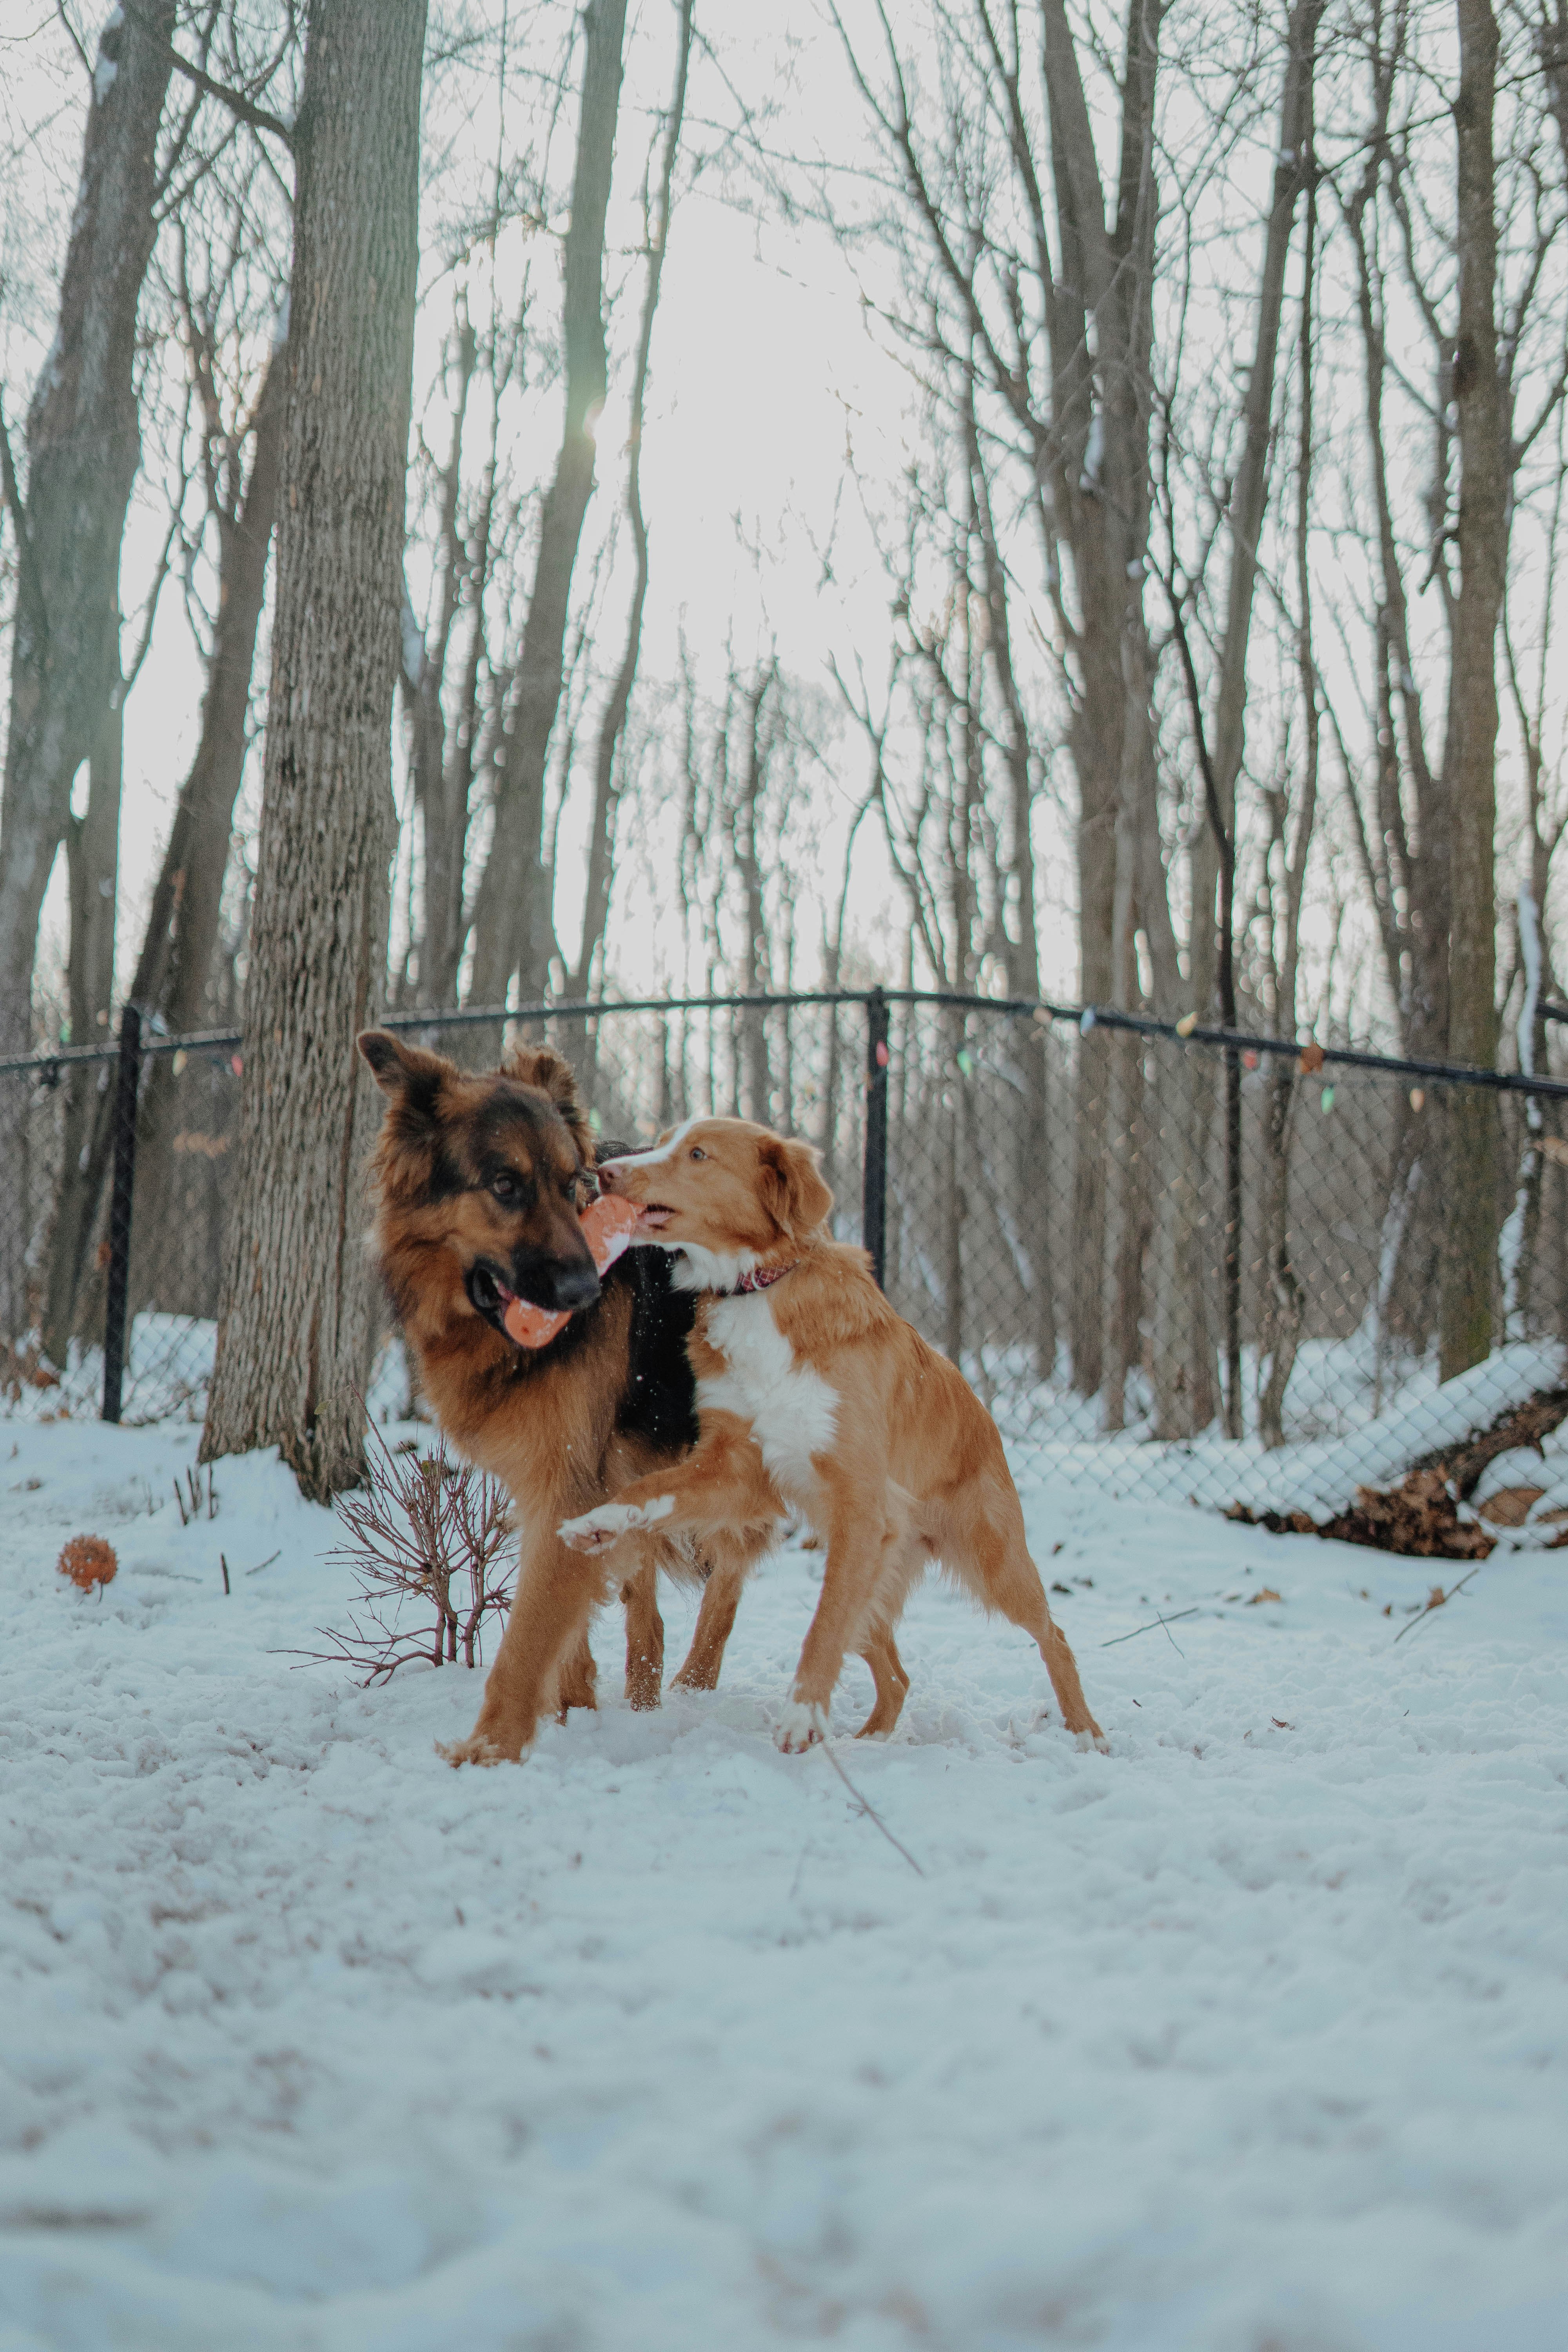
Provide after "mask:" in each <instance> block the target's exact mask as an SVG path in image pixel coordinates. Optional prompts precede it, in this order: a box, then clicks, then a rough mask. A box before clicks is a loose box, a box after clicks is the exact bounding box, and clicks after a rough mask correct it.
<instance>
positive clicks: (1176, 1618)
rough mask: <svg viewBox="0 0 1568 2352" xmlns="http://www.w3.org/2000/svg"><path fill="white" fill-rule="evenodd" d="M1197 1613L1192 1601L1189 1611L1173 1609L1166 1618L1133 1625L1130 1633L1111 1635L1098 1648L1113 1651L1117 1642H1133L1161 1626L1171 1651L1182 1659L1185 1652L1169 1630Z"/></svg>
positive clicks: (1153, 1618)
mask: <svg viewBox="0 0 1568 2352" xmlns="http://www.w3.org/2000/svg"><path fill="white" fill-rule="evenodd" d="M1197 1613H1198V1610H1197V1603H1196V1601H1194V1603H1193V1606H1192V1607H1191V1608H1190V1609H1173V1611H1172V1612H1171V1614H1170V1615H1169V1616H1168V1617H1151V1619H1150V1620H1149V1622H1148V1623H1147V1625H1134V1626H1133V1628H1132V1631H1131V1633H1112V1635H1111V1637H1110V1641H1109V1642H1101V1643H1100V1648H1101V1649H1102V1650H1114V1649H1115V1647H1116V1644H1117V1643H1118V1642H1135V1641H1136V1640H1137V1639H1138V1636H1139V1634H1140V1633H1152V1632H1153V1630H1154V1628H1155V1626H1156V1625H1163V1627H1164V1628H1165V1638H1166V1640H1167V1641H1168V1642H1169V1643H1170V1644H1171V1647H1172V1649H1173V1650H1174V1652H1175V1654H1176V1655H1177V1657H1178V1658H1184V1657H1185V1655H1186V1652H1185V1651H1184V1649H1183V1647H1182V1645H1181V1643H1179V1642H1178V1641H1177V1640H1176V1639H1175V1637H1174V1635H1173V1633H1172V1632H1171V1628H1172V1626H1173V1625H1179V1624H1180V1623H1181V1622H1182V1620H1183V1618H1184V1617H1195V1616H1196V1615H1197Z"/></svg>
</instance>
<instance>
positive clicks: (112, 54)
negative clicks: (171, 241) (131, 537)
mask: <svg viewBox="0 0 1568 2352" xmlns="http://www.w3.org/2000/svg"><path fill="white" fill-rule="evenodd" d="M173 29H174V0H148V5H147V6H146V7H145V8H144V9H143V10H142V11H140V12H139V13H138V14H137V16H129V15H128V14H127V13H126V12H124V11H122V10H121V9H119V8H116V9H115V10H114V12H113V14H112V16H110V19H109V21H108V23H107V24H106V26H105V27H104V31H103V35H102V37H101V40H100V45H99V56H98V65H97V70H96V71H95V73H94V76H93V84H92V99H91V102H90V105H89V110H88V119H87V136H86V142H85V145H84V149H83V156H82V172H81V185H80V190H79V194H78V197H77V206H76V213H75V215H74V218H73V220H72V225H71V236H70V243H69V246H68V249H67V253H66V266H65V274H64V277H63V278H62V280H61V285H60V309H59V323H58V329H57V331H56V336H55V343H54V348H53V350H52V351H51V352H50V353H49V357H48V360H47V363H46V365H45V368H44V372H43V374H42V375H41V376H40V377H39V379H38V383H37V389H36V391H35V393H34V394H33V402H32V406H31V407H30V409H29V410H28V413H27V430H26V447H27V483H26V499H25V500H24V499H23V498H22V496H21V493H20V489H19V486H18V484H17V481H16V474H15V471H14V467H13V464H12V459H11V454H10V450H9V446H7V447H6V450H5V501H6V505H7V506H8V507H9V508H10V509H11V517H12V523H13V527H14V529H15V530H16V537H17V542H18V562H17V597H16V634H15V638H14V641H13V646H12V656H11V719H10V731H9V735H8V737H7V740H6V747H5V801H4V807H3V809H0V1055H4V1054H20V1053H26V1051H27V1050H28V1048H29V1047H30V1046H31V1045H32V1043H33V1034H32V1026H33V1017H32V989H33V961H34V957H35V955H36V953H37V937H38V916H39V912H40V910H41V908H42V906H43V901H44V892H45V890H46V889H47V886H48V879H49V872H50V868H51V866H53V864H54V858H55V853H56V851H57V849H58V846H59V844H60V841H61V839H62V837H63V835H64V834H65V830H66V826H67V824H68V821H69V816H70V796H71V782H72V780H73V778H74V776H75V774H76V772H77V770H78V769H79V767H80V765H81V763H82V761H84V760H85V759H87V758H89V755H90V754H91V752H92V751H93V749H94V747H95V745H96V744H98V742H99V741H100V735H101V730H102V729H103V726H104V723H105V720H106V719H108V718H109V716H110V710H111V706H112V702H113V698H114V694H115V690H116V688H118V686H119V684H120V543H121V537H122V536H123V533H124V528H125V509H126V507H127V504H128V503H129V500H130V497H131V486H132V482H133V481H134V479H135V476H136V468H137V466H138V465H139V463H140V462H141V453H142V443H141V434H140V430H139V426H138V422H137V414H136V394H135V388H134V382H133V373H134V366H135V358H136V310H137V304H138V301H139V300H140V298H141V292H142V279H143V278H144V277H145V276H146V274H147V263H148V259H149V257H150V256H151V254H152V250H153V234H154V222H153V199H154V194H155V189H156V177H157V174H156V162H155V149H156V144H157V136H158V123H159V119H160V117H161V115H162V113H163V95H164V92H165V90H166V89H167V88H168V82H169V73H170V64H169V56H168V43H169V37H170V34H171V33H172V31H173ZM18 1148H19V1138H18V1137H17V1136H16V1134H15V1133H14V1132H13V1133H7V1134H0V1194H4V1195H5V1196H7V1197H16V1179H17V1170H16V1166H15V1165H14V1160H13V1155H14V1153H15V1151H16V1150H17V1149H18ZM7 1265H8V1261H5V1260H0V1285H4V1284H5V1282H6V1279H7V1276H6V1266H7ZM25 1322H26V1301H25V1300H24V1299H23V1298H22V1297H19V1296H18V1297H12V1296H10V1295H7V1294H6V1292H5V1290H3V1289H0V1336H3V1337H5V1338H7V1339H9V1338H11V1337H13V1336H15V1335H16V1334H18V1333H19V1332H20V1330H21V1329H22V1328H23V1326H24V1324H25Z"/></svg>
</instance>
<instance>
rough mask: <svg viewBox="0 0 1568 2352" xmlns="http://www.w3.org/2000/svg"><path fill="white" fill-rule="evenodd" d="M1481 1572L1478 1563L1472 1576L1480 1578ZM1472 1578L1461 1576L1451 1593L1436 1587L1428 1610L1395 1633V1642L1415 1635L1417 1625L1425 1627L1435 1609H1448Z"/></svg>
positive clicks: (1428, 1604)
mask: <svg viewBox="0 0 1568 2352" xmlns="http://www.w3.org/2000/svg"><path fill="white" fill-rule="evenodd" d="M1480 1572H1481V1570H1480V1563H1479V1561H1478V1562H1477V1564H1476V1566H1475V1567H1474V1568H1472V1569H1471V1570H1470V1576H1479V1574H1480ZM1470 1576H1461V1577H1460V1579H1459V1580H1458V1584H1456V1585H1455V1586H1454V1588H1453V1591H1449V1592H1445V1591H1444V1590H1443V1588H1442V1586H1441V1585H1440V1584H1439V1585H1437V1586H1436V1587H1435V1588H1434V1591H1433V1594H1432V1598H1431V1600H1430V1601H1428V1602H1427V1603H1426V1608H1425V1609H1423V1611H1422V1612H1421V1614H1420V1615H1419V1617H1412V1618H1411V1620H1410V1622H1409V1623H1408V1624H1405V1625H1402V1626H1401V1627H1400V1629H1399V1631H1398V1633H1395V1635H1394V1641H1395V1642H1403V1641H1404V1639H1405V1635H1406V1633H1415V1628H1416V1627H1417V1625H1424V1624H1425V1623H1426V1620H1427V1618H1428V1617H1430V1615H1431V1614H1432V1612H1433V1611H1434V1609H1442V1608H1445V1607H1447V1603H1448V1602H1449V1601H1452V1599H1453V1598H1454V1593H1456V1592H1463V1591H1464V1589H1465V1587H1466V1585H1467V1584H1468V1582H1469V1580H1470ZM1392 1646H1393V1644H1392V1643H1391V1644H1390V1647H1391V1648H1392Z"/></svg>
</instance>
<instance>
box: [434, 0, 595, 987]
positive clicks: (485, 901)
mask: <svg viewBox="0 0 1568 2352" xmlns="http://www.w3.org/2000/svg"><path fill="white" fill-rule="evenodd" d="M584 33H585V44H584V62H583V109H582V116H581V123H580V128H579V131H578V134H577V164H576V173H575V177H574V181H573V185H572V219H571V223H570V225H569V226H568V228H567V231H566V256H565V259H566V303H565V379H566V422H565V427H564V430H563V434H562V439H561V454H560V456H559V457H558V458H557V460H556V467H555V478H554V480H553V482H552V484H551V486H550V490H549V493H548V495H547V497H546V499H545V501H544V509H543V512H542V515H541V518H540V526H539V554H538V559H537V562H536V563H535V566H534V574H533V593H532V595H531V597H530V599H529V606H528V619H527V622H526V624H525V625H524V628H523V635H522V653H521V659H520V660H519V663H518V669H517V688H516V694H515V697H514V699H513V703H512V708H511V710H510V714H509V716H508V720H507V725H506V728H505V730H504V732H503V734H502V738H501V741H500V744H499V745H498V747H497V751H496V770H495V832H494V835H493V836H492V838H491V842H490V849H489V857H488V858H487V859H486V861H485V870H484V876H483V878H482V880H481V881H480V884H479V894H478V897H477V898H476V901H475V906H474V925H473V928H474V967H473V981H472V983H471V987H470V991H469V993H470V995H471V997H472V999H473V1002H474V1003H476V1004H500V1003H504V1002H505V999H506V994H507V991H508V989H509V987H510V984H511V980H512V975H513V974H514V973H519V974H521V986H522V996H523V1001H524V1003H537V1002H538V1001H539V1000H540V999H541V998H542V996H543V994H544V992H545V990H546V988H547V987H548V985H549V980H550V962H551V957H552V953H553V951H554V944H555V927H554V916H553V908H552V898H553V888H552V876H550V875H549V874H547V873H546V871H545V866H544V774H545V766H546V762H547V761H548V758H549V752H550V738H551V733H552V730H553V728H554V725H555V714H556V710H557V709H558V707H559V705H560V701H561V688H562V678H563V663H564V656H565V644H566V615H567V608H568V605H569V603H570V600H571V593H572V572H573V568H574V565H575V563H576V561H577V543H578V541H579V540H580V539H581V538H582V535H583V519H584V515H585V514H586V513H587V510H588V500H589V498H590V496H591V495H592V492H593V488H594V424H595V416H596V415H597V412H598V411H599V410H600V409H601V408H602V407H603V406H604V402H605V389H606V386H607V383H608V362H607V361H606V358H605V311H604V264H605V211H606V209H607V207H608V205H609V200H610V173H611V168H612V165H613V163H614V161H615V145H616V114H617V111H618V110H619V107H620V94H621V50H622V44H623V41H624V38H625V34H626V0H589V4H588V5H587V7H586V8H585V9H584Z"/></svg>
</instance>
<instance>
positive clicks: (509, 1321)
mask: <svg viewBox="0 0 1568 2352" xmlns="http://www.w3.org/2000/svg"><path fill="white" fill-rule="evenodd" d="M500 1319H501V1328H502V1330H503V1331H504V1332H505V1333H506V1335H507V1338H508V1339H515V1340H516V1342H517V1344H518V1346H519V1347H520V1348H547V1347H548V1346H549V1344H550V1342H551V1340H552V1339H554V1337H555V1334H556V1333H557V1331H560V1330H563V1329H564V1328H565V1326H566V1325H567V1324H568V1323H569V1322H570V1321H571V1320H572V1318H571V1317H570V1315H563V1314H562V1312H561V1310H560V1309H559V1307H536V1306H535V1305H534V1303H533V1301H532V1299H531V1298H514V1299H513V1300H512V1301H511V1303H510V1306H509V1307H508V1308H507V1310H506V1313H505V1314H504V1315H503V1316H502V1317H501V1318H500Z"/></svg>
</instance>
